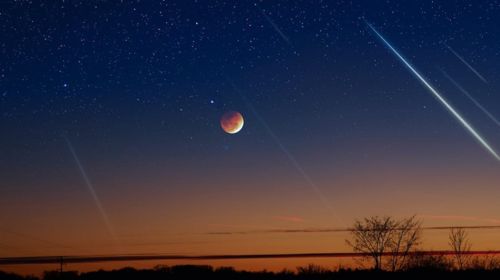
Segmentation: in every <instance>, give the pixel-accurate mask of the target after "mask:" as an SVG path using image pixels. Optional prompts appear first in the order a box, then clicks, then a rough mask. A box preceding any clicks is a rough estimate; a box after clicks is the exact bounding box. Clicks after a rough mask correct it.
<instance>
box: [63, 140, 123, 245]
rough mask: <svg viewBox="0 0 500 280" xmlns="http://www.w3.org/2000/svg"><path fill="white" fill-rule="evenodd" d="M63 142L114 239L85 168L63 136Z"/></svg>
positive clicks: (106, 216)
mask: <svg viewBox="0 0 500 280" xmlns="http://www.w3.org/2000/svg"><path fill="white" fill-rule="evenodd" d="M63 137H64V140H66V144H67V145H68V149H69V150H70V152H71V155H72V156H73V159H74V160H75V163H76V165H77V167H78V169H79V171H80V173H81V175H82V177H83V180H84V181H85V185H86V186H87V189H88V190H89V192H90V194H91V195H92V198H93V199H94V202H95V205H96V206H97V209H98V210H99V212H100V213H101V217H102V220H103V221H104V223H105V224H106V228H107V229H108V232H109V234H110V235H111V236H112V237H113V238H115V236H116V235H115V232H114V230H113V227H112V226H111V223H110V222H109V218H108V215H107V214H106V211H105V210H104V207H103V206H102V204H101V200H100V199H99V197H98V196H97V193H96V191H95V189H94V186H93V185H92V182H91V181H90V179H89V177H88V176H87V172H85V168H83V165H82V163H81V162H80V159H79V158H78V155H77V154H76V151H75V148H74V147H73V145H72V144H71V142H70V141H69V138H68V137H66V136H63Z"/></svg>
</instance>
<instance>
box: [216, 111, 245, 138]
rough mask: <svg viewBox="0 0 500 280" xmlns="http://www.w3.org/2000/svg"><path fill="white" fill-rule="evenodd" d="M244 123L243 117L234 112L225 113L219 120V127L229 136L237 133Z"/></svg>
mask: <svg viewBox="0 0 500 280" xmlns="http://www.w3.org/2000/svg"><path fill="white" fill-rule="evenodd" d="M244 123H245V121H244V120H243V116H242V115H241V114H240V113H239V112H235V111H229V112H226V113H225V114H224V115H222V117H221V118H220V126H221V127H222V129H223V130H224V131H225V132H227V133H229V134H235V133H238V132H239V131H240V130H241V128H242V127H243V124H244Z"/></svg>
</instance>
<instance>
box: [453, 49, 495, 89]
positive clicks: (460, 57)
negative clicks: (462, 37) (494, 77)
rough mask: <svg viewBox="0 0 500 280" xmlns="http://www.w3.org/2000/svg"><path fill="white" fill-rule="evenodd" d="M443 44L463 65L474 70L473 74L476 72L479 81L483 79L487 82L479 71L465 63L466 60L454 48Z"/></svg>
mask: <svg viewBox="0 0 500 280" xmlns="http://www.w3.org/2000/svg"><path fill="white" fill-rule="evenodd" d="M445 46H446V47H447V48H448V49H449V50H450V52H451V53H453V54H454V55H455V56H456V57H457V58H458V59H460V61H462V63H463V64H465V66H467V67H468V68H469V69H470V70H471V71H472V72H474V74H476V76H477V77H478V78H479V79H481V81H483V82H484V83H486V84H487V83H488V81H487V80H486V79H485V78H484V77H483V76H482V75H481V74H479V72H478V71H477V70H476V69H474V67H472V65H470V64H469V63H467V61H465V59H464V58H463V57H462V56H460V55H459V54H458V53H457V52H456V51H455V50H453V49H452V48H451V47H450V46H448V45H447V44H445Z"/></svg>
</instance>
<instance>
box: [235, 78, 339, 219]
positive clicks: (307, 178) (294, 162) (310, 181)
mask: <svg viewBox="0 0 500 280" xmlns="http://www.w3.org/2000/svg"><path fill="white" fill-rule="evenodd" d="M229 81H230V83H231V85H232V87H233V88H234V90H235V91H236V92H237V93H238V94H239V95H240V96H241V98H242V99H243V101H244V102H245V103H246V105H247V106H248V108H249V109H250V110H251V111H252V113H253V114H254V115H255V117H256V118H257V119H258V120H259V121H260V123H261V124H262V126H264V128H265V129H266V130H267V133H268V134H269V135H270V136H271V138H272V139H273V140H274V142H275V143H276V145H278V147H279V148H280V149H281V151H282V152H283V153H284V154H285V155H286V157H287V158H288V160H289V161H290V163H291V164H292V165H293V167H294V168H295V170H297V171H298V172H299V174H300V175H301V176H302V178H303V179H304V181H305V182H306V183H307V185H308V186H309V187H310V188H311V189H312V190H313V191H314V193H315V194H316V196H318V198H319V199H320V200H321V203H322V204H323V206H324V207H325V208H327V209H328V210H330V211H332V213H333V215H334V217H335V218H336V219H337V220H338V221H339V222H340V223H341V224H345V223H344V221H343V220H342V219H341V218H340V217H338V216H337V215H336V214H335V209H333V207H332V206H331V205H330V204H329V203H328V201H327V199H326V196H325V195H324V194H323V192H322V191H321V189H320V188H319V187H318V186H317V185H316V183H314V181H313V179H312V178H311V177H310V176H309V175H308V174H307V173H306V171H305V170H304V168H302V165H300V163H299V162H298V161H297V159H295V157H294V156H293V154H292V153H291V152H290V151H288V149H287V148H286V147H285V145H283V143H282V142H281V140H280V139H279V138H278V136H277V135H276V134H275V133H274V132H273V130H272V129H271V127H270V126H269V125H268V124H267V122H266V120H265V119H264V118H263V117H262V116H261V115H260V114H259V112H257V110H256V109H255V107H254V106H253V105H252V103H251V102H250V101H249V100H248V99H247V98H246V96H245V95H244V94H243V92H241V90H240V89H239V88H237V87H236V85H235V84H234V83H233V82H232V81H231V80H229Z"/></svg>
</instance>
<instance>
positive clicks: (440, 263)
mask: <svg viewBox="0 0 500 280" xmlns="http://www.w3.org/2000/svg"><path fill="white" fill-rule="evenodd" d="M346 242H347V244H348V245H349V246H351V248H352V249H353V253H354V254H356V255H355V256H357V257H354V260H355V261H357V262H358V264H359V266H357V268H344V267H338V268H336V269H333V270H331V269H327V268H324V267H320V266H317V265H314V264H310V265H308V266H305V267H298V268H297V269H296V270H294V271H292V270H287V269H285V270H282V271H280V272H271V271H260V272H256V271H237V270H235V269H234V268H232V267H219V268H213V267H211V266H208V265H177V266H156V267H155V268H153V269H134V268H130V267H127V268H123V269H119V270H111V271H105V270H99V271H93V272H81V273H80V272H77V271H67V272H63V271H62V270H61V271H47V272H45V273H44V274H43V275H42V276H41V277H35V276H20V275H16V274H9V273H5V272H1V271H0V280H4V279H5V280H20V279H33V280H35V279H36V280H40V279H43V280H56V279H58V280H61V279H65V280H101V279H102V280H104V279H121V280H127V279H144V280H156V279H158V280H160V279H164V280H169V279H218V280H226V279H228V280H229V279H231V280H233V279H242V280H250V279H277V280H281V279H283V280H285V279H313V280H314V279H367V278H368V277H370V278H373V277H375V279H378V278H379V277H380V278H382V277H383V278H386V279H422V278H424V277H430V278H435V277H442V278H445V279H449V278H452V277H453V278H457V277H458V278H467V279H473V278H479V279H485V278H487V279H500V258H498V257H497V255H495V254H488V253H484V254H483V253H481V254H479V253H480V252H479V251H471V247H472V245H471V241H470V239H469V236H468V233H467V232H466V231H465V228H464V227H460V228H450V232H449V235H448V244H449V246H450V248H451V250H450V251H436V252H432V251H423V250H421V249H419V248H420V246H421V245H422V222H421V221H419V220H417V219H416V218H415V216H412V217H409V218H401V219H395V218H393V217H378V216H374V217H369V218H365V219H362V220H356V221H355V222H354V225H353V226H352V228H351V229H350V239H348V240H346ZM497 252H498V251H494V253H497ZM250 256H252V255H250ZM266 256H267V257H269V255H266ZM271 256H273V255H271ZM276 256H279V255H276ZM285 256H286V255H285ZM209 257H210V256H209ZM212 257H214V256H212ZM253 257H259V258H260V257H263V256H261V255H253ZM273 257H274V256H273ZM281 257H283V256H281ZM192 258H193V257H192ZM205 258H207V257H205ZM232 258H234V256H232ZM194 259H196V258H194ZM226 259H231V258H229V257H227V258H226ZM60 260H61V269H62V265H63V263H62V262H63V258H62V257H61V258H60ZM69 260H71V259H69ZM92 260H94V259H92V258H90V262H92ZM157 260H159V259H157ZM184 260H185V261H189V260H190V258H189V257H185V258H184ZM5 261H6V263H9V262H7V260H5ZM10 261H11V263H12V264H14V263H38V262H40V261H46V260H44V259H43V258H42V260H40V259H36V258H35V259H32V258H21V259H11V260H10ZM49 261H51V260H49ZM52 261H53V260H52ZM73 261H80V262H88V261H82V260H81V259H77V260H73ZM94 261H95V260H94ZM365 265H368V266H366V267H369V268H365Z"/></svg>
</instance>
